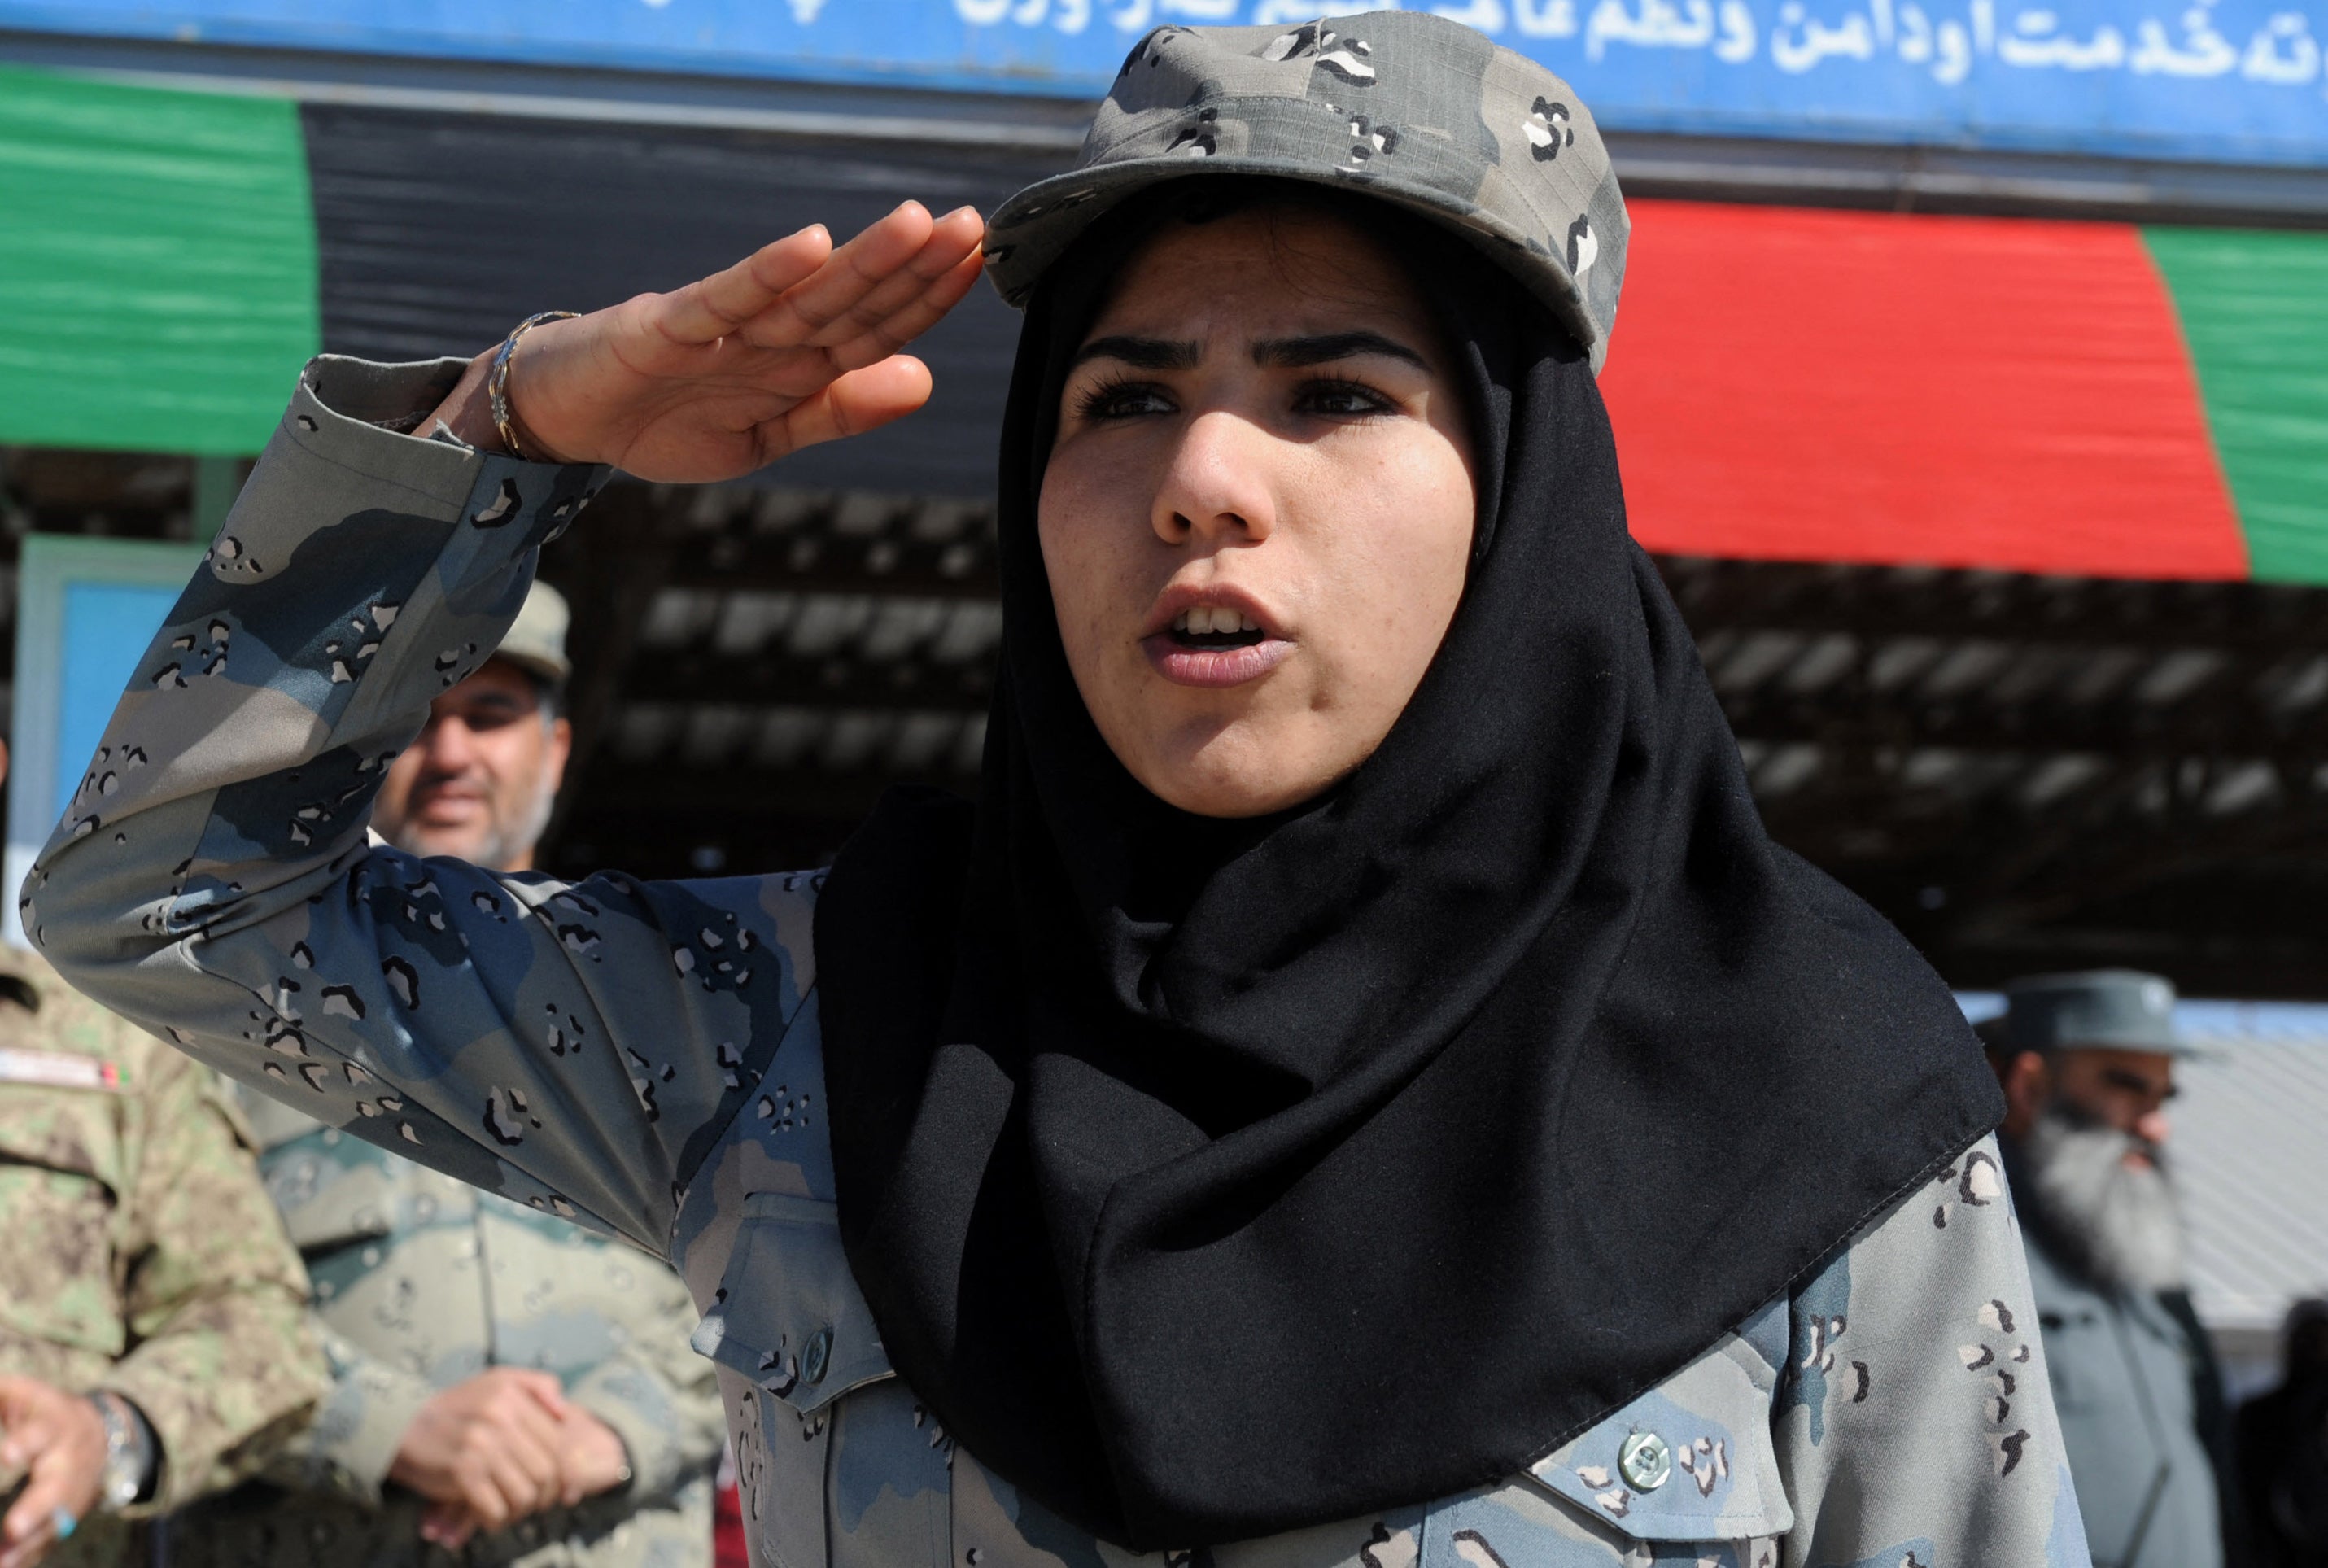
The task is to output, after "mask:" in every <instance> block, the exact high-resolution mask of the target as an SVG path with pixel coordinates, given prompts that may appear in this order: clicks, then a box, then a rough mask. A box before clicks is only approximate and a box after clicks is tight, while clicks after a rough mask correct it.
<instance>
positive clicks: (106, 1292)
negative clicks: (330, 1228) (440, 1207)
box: [0, 746, 324, 1568]
mask: <svg viewBox="0 0 2328 1568" xmlns="http://www.w3.org/2000/svg"><path fill="white" fill-rule="evenodd" d="M6 772H7V748H6V747H5V746H0V776H5V774H6ZM306 1299H307V1281H306V1276H305V1274H303V1273H302V1272H300V1269H299V1257H298V1254H297V1253H296V1252H294V1251H293V1250H292V1246H291V1244H290V1241H289V1239H288V1238H286V1236H285V1235H284V1234H283V1225H282V1222H281V1221H280V1220H279V1219H277V1217H276V1214H275V1207H274V1205H273V1204H271V1203H269V1202H268V1197H267V1190H266V1188H264V1187H263V1186H262V1185H261V1184H260V1182H259V1178H258V1166H257V1163H256V1161H255V1160H254V1158H253V1148H252V1144H251V1142H250V1139H249V1132H248V1131H247V1130H246V1129H245V1127H244V1125H243V1123H242V1122H241V1120H240V1118H239V1116H238V1114H237V1113H236V1112H235V1110H234V1108H233V1106H232V1105H231V1104H230V1102H229V1101H228V1099H227V1097H226V1091H225V1088H224V1085H223V1084H221V1082H220V1081H219V1080H218V1079H217V1078H216V1077H215V1076H213V1075H211V1072H210V1070H209V1069H208V1068H206V1067H204V1066H201V1065H200V1064H199V1063H197V1062H195V1061H194V1060H193V1059H192V1057H190V1056H185V1055H183V1054H182V1053H180V1052H178V1051H175V1050H173V1049H171V1048H170V1047H168V1046H167V1045H164V1043H163V1042H161V1041H160V1040H157V1039H155V1038H153V1037H151V1036H150V1035H147V1034H146V1032H145V1031H144V1030H142V1029H139V1028H136V1027H135V1026H134V1025H132V1024H130V1023H128V1022H127V1021H125V1020H124V1019H118V1018H116V1017H114V1016H113V1015H112V1014H111V1013H108V1012H107V1011H105V1010H104V1009H102V1008H99V1006H97V1005H96V1004H95V1003H94V1002H91V1001H89V1000H85V999H84V998H82V997H81V996H80V994H79V993H77V992H76V991H73V990H72V988H71V987H70V986H68V985H66V984H65V983H64V981H61V980H60V979H58V978H57V976H56V973H55V972H54V971H52V970H51V969H50V968H49V966H48V965H47V964H46V963H45V962H42V960H41V959H40V958H38V957H36V956H34V955H33V954H32V953H28V952H25V951H24V950H23V949H21V948H16V947H12V946H8V945H6V944H0V1568H31V1564H33V1563H45V1564H47V1565H48V1568H131V1565H132V1564H140V1563H146V1562H148V1561H150V1560H151V1558H152V1554H153V1544H152V1541H151V1539H150V1523H149V1521H150V1520H151V1519H152V1518H153V1516H155V1515H156V1514H159V1513H160V1512H162V1511H163V1510H164V1509H167V1508H173V1507H179V1506H181V1505H183V1504H185V1503H189V1502H192V1500H193V1499H195V1498H199V1497H201V1496H202V1495H203V1494H204V1493H205V1492H210V1491H214V1490H217V1489H219V1488H223V1487H228V1486H231V1485H233V1484H234V1483H235V1482H236V1481H238V1480H240V1479H242V1478H243V1477H245V1476H247V1475H249V1474H250V1473H252V1472H253V1471H254V1470H255V1469H257V1468H258V1464H259V1463H260V1462H261V1461H262V1460H265V1459H266V1458H267V1456H268V1452H269V1451H270V1450H271V1446H272V1445H273V1444H275V1443H278V1442H280V1441H282V1440H283V1439H284V1438H285V1437H286V1436H287V1435H288V1434H289V1432H290V1431H291V1429H292V1428H293V1427H295V1426H296V1424H297V1423H298V1422H301V1421H302V1420H304V1419H305V1417H306V1415H307V1413H308V1412H309V1411H310V1410H311V1409H312V1408H313V1407H314V1401H315V1399H316V1396H317V1395H318V1394H321V1393H322V1392H323V1388H324V1362H323V1357H322V1355H321V1354H320V1352H319V1351H318V1350H317V1348H316V1346H315V1342H314V1335H313V1334H312V1333H311V1332H310V1330H309V1327H308V1323H307V1319H306V1313H305V1301H306Z"/></svg>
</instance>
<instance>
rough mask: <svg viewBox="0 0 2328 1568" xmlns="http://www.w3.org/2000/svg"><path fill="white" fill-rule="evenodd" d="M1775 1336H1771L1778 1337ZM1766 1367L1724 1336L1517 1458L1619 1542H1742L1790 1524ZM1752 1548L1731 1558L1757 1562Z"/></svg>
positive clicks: (1771, 1375) (1771, 1376)
mask: <svg viewBox="0 0 2328 1568" xmlns="http://www.w3.org/2000/svg"><path fill="white" fill-rule="evenodd" d="M1781 1343H1783V1341H1781ZM1777 1383H1778V1373H1777V1371H1776V1369H1774V1368H1773V1367H1772V1366H1770V1365H1769V1362H1768V1361H1766V1360H1764V1359H1763V1357H1761V1356H1760V1355H1759V1354H1758V1353H1757V1352H1756V1351H1755V1350H1754V1349H1753V1347H1751V1345H1750V1344H1749V1343H1748V1342H1747V1340H1745V1339H1743V1338H1741V1337H1740V1336H1739V1335H1736V1334H1731V1335H1726V1336H1724V1337H1723V1339H1722V1340H1721V1342H1720V1343H1718V1344H1716V1345H1715V1346H1714V1347H1713V1348H1712V1349H1710V1350H1708V1351H1706V1352H1705V1354H1704V1355H1703V1356H1700V1357H1698V1358H1697V1359H1696V1360H1694V1361H1693V1362H1691V1363H1690V1364H1689V1365H1688V1366H1685V1367H1684V1368H1683V1369H1682V1370H1681V1371H1680V1372H1678V1373H1676V1374H1675V1375H1674V1376H1671V1377H1669V1378H1667V1379H1666V1381H1665V1382H1663V1383H1661V1384H1659V1385H1657V1387H1656V1388H1653V1389H1651V1390H1650V1391H1649V1392H1648V1393H1647V1394H1642V1395H1641V1396H1640V1397H1639V1398H1638V1399H1635V1400H1633V1401H1632V1402H1631V1403H1629V1404H1627V1405H1625V1406H1624V1407H1623V1408H1622V1409H1620V1410H1619V1411H1617V1412H1616V1413H1613V1414H1611V1415H1610V1416H1608V1417H1606V1418H1605V1419H1603V1420H1602V1421H1600V1422H1599V1423H1598V1424H1597V1425H1595V1426H1594V1427H1593V1428H1592V1429H1591V1431H1590V1432H1586V1433H1585V1434H1584V1435H1583V1436H1582V1437H1580V1438H1578V1439H1577V1440H1576V1441H1573V1442H1571V1443H1569V1444H1568V1445H1567V1446H1565V1447H1563V1448H1562V1449H1559V1450H1557V1451H1554V1452H1553V1453H1552V1454H1550V1455H1548V1456H1546V1457H1545V1458H1544V1459H1542V1460H1537V1461H1536V1463H1535V1464H1534V1465H1532V1466H1531V1467H1529V1470H1528V1474H1529V1477H1530V1479H1533V1480H1535V1482H1536V1483H1537V1484H1538V1485H1540V1486H1542V1487H1544V1488H1546V1489H1548V1490H1550V1491H1551V1492H1552V1493H1553V1494H1554V1496H1555V1497H1557V1498H1561V1499H1562V1500H1563V1501H1564V1502H1566V1503H1568V1504H1570V1505H1572V1507H1574V1508H1575V1509H1577V1510H1578V1511H1580V1512H1582V1514H1583V1515H1585V1516H1586V1517H1588V1518H1590V1519H1591V1520H1592V1521H1593V1522H1594V1523H1595V1524H1596V1525H1599V1526H1601V1527H1602V1528H1604V1529H1606V1530H1608V1531H1609V1532H1610V1533H1611V1534H1613V1535H1617V1536H1619V1537H1622V1538H1624V1539H1627V1540H1631V1541H1686V1542H1693V1543H1703V1544H1707V1545H1711V1544H1713V1543H1720V1542H1735V1543H1750V1542H1751V1543H1754V1544H1755V1546H1756V1547H1757V1548H1760V1546H1761V1545H1763V1544H1765V1543H1768V1542H1770V1541H1772V1540H1774V1539H1776V1538H1777V1537H1779V1536H1781V1535H1785V1534H1786V1533H1787V1532H1788V1530H1790V1529H1792V1528H1793V1527H1794V1523H1795V1511H1794V1507H1793V1505H1792V1504H1791V1503H1789V1502H1788V1498H1787V1489H1786V1482H1785V1479H1784V1477H1783V1476H1782V1475H1781V1474H1780V1472H1779V1457H1778V1451H1777V1450H1776V1449H1775V1447H1773V1445H1772V1444H1771V1441H1770V1407H1771V1396H1772V1391H1773V1390H1774V1389H1775V1388H1776V1386H1777ZM1760 1560H1761V1553H1760V1550H1759V1549H1756V1550H1747V1551H1741V1553H1740V1554H1739V1561H1740V1562H1741V1563H1749V1562H1753V1563H1759V1562H1760Z"/></svg>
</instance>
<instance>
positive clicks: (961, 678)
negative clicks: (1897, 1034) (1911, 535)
mask: <svg viewBox="0 0 2328 1568" xmlns="http://www.w3.org/2000/svg"><path fill="white" fill-rule="evenodd" d="M599 508H600V511H599V512H598V513H597V514H596V515H595V516H594V519H593V524H592V526H588V527H585V528H583V529H580V530H577V531H576V532H575V534H574V535H573V536H571V537H570V538H569V540H567V541H566V542H564V543H562V544H561V545H560V546H559V549H557V550H556V551H554V552H553V553H552V554H551V556H550V557H549V559H548V561H547V562H546V571H547V574H548V575H549V576H550V577H552V578H554V579H555V580H557V581H559V583H560V585H561V586H562V587H565V588H566V589H567V590H568V593H569V595H571V596H573V597H574V599H575V602H576V609H577V621H578V622H579V623H580V624H591V625H596V626H600V627H603V628H605V630H604V632H603V634H600V635H598V636H596V637H594V638H592V639H590V640H589V642H588V643H587V645H585V646H582V647H580V648H578V649H577V676H576V685H575V688H574V692H573V704H572V706H573V711H574V715H575V718H576V720H577V725H578V726H579V727H580V728H581V731H582V735H581V737H580V742H579V749H578V751H577V773H576V775H575V787H574V789H573V790H572V791H571V792H570V794H569V801H570V809H569V810H568V812H567V813H566V814H565V816H564V817H563V818H562V820H561V821H560V822H559V826H558V829H557V833H556V838H555V841H554V843H553V845H552V846H551V850H550V854H549V859H550V860H551V862H552V863H553V864H555V865H558V866H559V867H561V868H562V869H571V870H576V871H580V870H583V869H589V868H591V867H594V866H596V865H598V864H602V863H608V864H611V863H620V864H622V865H624V866H626V867H629V868H631V869H635V870H638V871H640V872H642V873H645V874H657V873H662V874H690V873H691V874H703V873H709V872H717V871H718V870H720V869H728V868H731V867H732V868H734V869H739V870H740V869H759V868H765V867H770V866H778V865H793V864H803V865H804V864H811V863H815V862H818V861H821V860H822V859H825V858H826V857H828V856H829V855H830V854H831V852H832V851H833V850H835V849H836V848H837V847H838V846H839V844H840V841H841V840H842V839H843V838H845V837H846V835H847V833H848V831H849V830H850V826H851V825H853V824H854V823H855V822H857V821H858V820H859V818H860V817H861V816H862V815H863V813H864V812H865V811H866V809H867V808H868V806H869V805H870V804H871V803H872V802H873V800H874V798H875V797H876V796H877V795H878V793H879V791H880V789H881V788H883V787H884V786H885V785H886V784H889V783H891V782H894V781H897V780H904V779H912V780H918V781H924V782H930V783H935V784H944V785H949V786H951V787H953V788H957V789H963V790H968V789H970V788H972V787H973V784H974V775H975V769H976V765H977V758H978V753H979V746H980V742H981V738H982V735H983V724H984V714H985V708H986V698H987V691H988V689H989V684H990V671H991V662H992V656H993V651H994V648H995V645H996V643H997V640H998V637H999V634H1000V606H999V605H998V603H997V602H996V600H995V597H994V583H993V577H992V546H991V538H992V535H991V529H992V520H991V517H990V514H989V513H988V512H985V511H984V510H982V509H981V508H978V507H976V506H972V505H969V504H965V503H962V502H915V501H912V500H910V499H885V498H882V497H879V496H875V495H869V494H865V493H803V492H797V491H784V490H767V491H758V492H754V491H748V490H743V489H734V490H727V491H705V492H666V493H656V492H654V491H652V490H651V489H649V488H648V487H644V486H631V487H618V488H616V489H615V490H611V491H609V492H608V493H607V494H606V495H605V496H603V497H602V498H601V500H600V502H599ZM1659 564H1660V567H1661V568H1662V569H1663V571H1664V573H1665V577H1666V582H1667V584H1668V586H1669V587H1670V588H1671V590H1672V592H1673V594H1674V596H1675V598H1676V601H1677V602H1678V603H1679V604H1680V606H1682V610H1683V613H1684V615H1685V616H1686V617H1687V619H1688V621H1689V623H1690V624H1691V626H1692V627H1693V629H1694V631H1695V633H1696V634H1697V637H1698V640H1699V646H1700V650H1701V653H1703V655H1704V660H1705V663H1706V667H1707V670H1708V671H1709V673H1710V674H1711V676H1712V678H1713V683H1714V686H1715V690H1717V691H1718V692H1719V693H1720V695H1721V698H1722V701H1723V707H1724V709H1726V711H1727V712H1728V714H1729V717H1730V720H1731V724H1732V728H1734V729H1735V730H1736V731H1737V734H1738V737H1739V741H1740V747H1741V752H1742V753H1743V755H1744V756H1745V758H1746V761H1747V765H1748V771H1749V776H1750V777H1751V780H1752V783H1753V786H1754V790H1755V793H1756V797H1757V799H1758V800H1759V802H1760V804H1761V807H1762V810H1763V813H1764V815H1765V817H1766V819H1767V820H1768V821H1769V824H1770V827H1771V830H1772V831H1773V832H1774V833H1775V834H1776V835H1777V836H1778V838H1779V840H1780V841H1782V842H1784V843H1786V844H1788V845H1789V846H1790V847H1792V848H1794V849H1795V850H1798V851H1799V852H1801V853H1802V854H1804V855H1806V856H1807V857H1808V858H1809V859H1812V860H1814V861H1815V862H1816V863H1817V864H1819V865H1821V866H1823V867H1825V868H1826V869H1828V870H1830V871H1832V872H1834V873H1835V875H1836V876H1838V877H1840V878H1842V879H1843V880H1844V881H1845V882H1846V883H1848V884H1849V885H1850V886H1852V887H1854V888H1855V889H1856V890H1858V891H1859V892H1860V893H1862V894H1863V895H1864V896H1865V897H1868V898H1870V899H1871V900H1872V901H1873V902H1874V904H1875V905H1876V906H1877V907H1878V908H1880V909H1882V911H1883V912H1884V914H1885V915H1888V916H1890V917H1891V919H1892V920H1894V921H1895V922H1897V923H1898V924H1899V925H1901V927H1902V929H1903V930H1905V931H1906V932H1907V933H1908V934H1909V935H1910V937H1911V938H1912V939H1913V940H1914V941H1916V942H1917V944H1919V945H1920V946H1921V947H1922V948H1923V949H1924V951H1925V952H1926V953H1928V954H1929V955H1930V956H1931V958H1932V959H1933V961H1934V962H1936V963H1938V965H1939V966H1940V968H1941V970H1942V972H1944V973H1945V974H1947V975H1948V979H1949V980H1950V981H1952V982H1954V983H1956V984H1957V985H1960V986H1970V987H1977V986H1982V985H1988V984H1994V983H1995V982H1997V981H2002V980H2004V979H2006V978H2009V977H2010V976H2012V975H2014V974H2017V973H2024V972H2030V971H2032V970H2034V969H2040V968H2048V967H2057V966H2082V965H2088V964H2099V963H2130V964H2137V965H2142V966H2146V967H2151V968H2157V969H2163V970H2164V971H2166V972H2169V973H2172V974H2173V975H2174V976H2175V977H2176V979H2177V980H2178V981H2181V982H2182V984H2183V985H2184V987H2185V988H2186V989H2188V990H2191V991H2197V992H2201V993H2206V994H2218V995H2222V994H2232V995H2246V996H2258V997H2261V996H2319V995H2322V994H2323V992H2328V922H2323V920H2322V919H2321V917H2320V915H2319V911H2320V909H2321V908H2322V906H2323V899H2328V590H2323V589H2319V588H2311V587H2294V586H2280V585H2267V584H2256V583H2239V582H2142V581H2131V580H2124V579H2105V578H2091V577H2051V576H2045V577H2040V576H2032V575H2023V574H2013V573H2004V572H1987V571H1943V570H1934V569H1928V568H1894V567H1849V566H1834V565H1798V564H1789V563H1771V562H1747V561H1736V560H1713V559H1700V558H1677V557H1664V558H1660V561H1659ZM1514 678H1515V679H1525V671H1516V672H1515V675H1514Z"/></svg>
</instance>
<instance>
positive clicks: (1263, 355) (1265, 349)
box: [1253, 332, 1431, 371]
mask: <svg viewBox="0 0 2328 1568" xmlns="http://www.w3.org/2000/svg"><path fill="white" fill-rule="evenodd" d="M1361 354H1382V355H1385V356H1387V357H1388V358H1391V359H1394V360H1404V361H1406V362H1407V363H1409V364H1411V365H1413V366H1414V368H1415V369H1417V370H1421V371H1427V370H1429V369H1430V368H1431V365H1430V362H1429V361H1426V360H1425V359H1424V358H1423V357H1422V355H1421V354H1419V353H1417V352H1414V351H1413V349H1411V348H1408V347H1407V346H1406V345H1405V344H1404V343H1397V342H1395V341H1394V340H1392V339H1390V338H1386V337H1385V336H1383V335H1382V333H1375V332H1338V333H1325V334H1323V335H1322V336H1319V337H1300V338H1263V339H1262V340H1261V341H1260V342H1259V343H1254V344H1253V363H1254V364H1257V365H1272V366H1275V367H1277V368H1279V369H1282V370H1296V371H1298V370H1300V369H1302V368H1304V367H1305V366H1309V365H1325V364H1331V363H1332V362H1333V361H1336V360H1349V359H1356V358H1357V357H1358V356H1359V355H1361Z"/></svg>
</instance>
